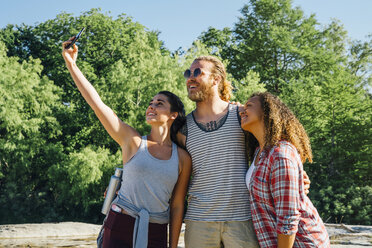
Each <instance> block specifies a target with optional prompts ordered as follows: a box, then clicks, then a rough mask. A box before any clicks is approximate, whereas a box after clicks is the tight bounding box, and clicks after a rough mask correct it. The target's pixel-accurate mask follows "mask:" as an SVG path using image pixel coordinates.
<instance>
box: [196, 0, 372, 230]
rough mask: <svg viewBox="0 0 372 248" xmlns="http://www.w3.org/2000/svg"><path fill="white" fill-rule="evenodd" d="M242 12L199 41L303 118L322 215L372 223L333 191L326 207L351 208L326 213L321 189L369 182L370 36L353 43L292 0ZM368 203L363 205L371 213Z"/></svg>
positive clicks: (263, 0) (260, 0) (253, 3)
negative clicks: (232, 22) (234, 20)
mask: <svg viewBox="0 0 372 248" xmlns="http://www.w3.org/2000/svg"><path fill="white" fill-rule="evenodd" d="M241 14H242V16H241V17H240V18H239V20H238V22H237V23H236V24H235V25H234V27H233V28H232V29H228V28H224V29H222V30H217V29H215V28H213V27H211V28H209V29H208V30H207V31H206V32H204V33H202V35H201V36H200V37H199V38H200V40H201V41H202V42H203V43H204V44H206V45H207V47H210V48H211V49H212V52H213V53H214V54H216V55H218V56H221V57H222V58H223V59H225V60H228V62H229V64H228V70H229V72H230V73H231V74H232V75H233V77H234V78H235V80H237V81H238V82H239V80H241V79H243V78H246V77H247V76H246V75H247V74H249V73H250V74H252V73H253V72H254V73H256V74H257V76H258V77H259V79H260V83H261V84H264V85H265V88H266V89H267V90H269V91H270V92H272V93H274V94H276V95H279V96H280V97H281V99H283V100H284V101H285V102H286V103H287V104H288V105H289V106H290V108H291V109H292V110H293V111H294V112H295V113H296V115H297V117H298V118H299V119H300V121H301V122H302V123H303V125H304V126H305V129H306V130H307V132H308V134H309V136H310V139H311V142H312V149H313V155H314V163H313V164H306V165H305V168H306V171H307V172H308V174H309V175H310V178H311V179H312V186H311V190H310V197H311V198H312V199H313V201H314V203H315V205H316V206H317V208H318V210H319V212H320V213H321V214H324V217H326V219H328V221H340V220H341V219H343V220H345V221H347V222H348V223H353V224H360V223H370V220H367V219H364V220H365V221H363V218H362V217H361V216H358V218H354V217H355V216H356V215H355V214H356V213H357V209H356V208H357V205H356V204H354V205H350V204H348V202H347V201H348V200H349V198H348V197H342V198H340V199H339V198H338V197H339V196H340V195H339V194H334V195H331V194H328V198H327V199H329V202H327V204H330V203H331V202H338V204H344V205H345V206H346V205H347V206H348V208H351V211H338V210H336V209H335V210H332V209H329V210H326V208H325V201H324V199H322V197H323V196H322V195H321V194H319V193H318V192H319V191H320V190H323V189H330V188H331V189H335V188H337V189H340V190H341V189H342V190H344V191H345V192H346V191H347V192H357V191H359V190H361V189H362V188H363V187H362V186H364V185H365V184H367V185H371V181H372V180H371V173H372V168H371V166H370V165H371V163H372V153H371V144H372V139H371V137H372V119H371V118H372V102H371V88H370V87H371V65H372V63H371V59H372V41H371V40H370V41H368V42H361V41H353V42H352V43H348V38H347V34H346V32H345V30H344V29H343V27H342V25H341V24H340V23H339V22H338V21H332V22H331V23H330V24H329V25H326V26H325V27H320V25H319V23H318V22H317V20H316V18H315V16H314V15H311V16H309V17H306V16H304V14H303V11H302V10H301V9H299V8H297V7H293V6H292V4H291V1H290V0H250V1H249V3H248V4H246V5H244V7H243V8H242V10H241ZM243 85H244V84H243ZM238 86H239V85H238ZM248 88H250V87H249V86H248ZM239 94H242V92H239V91H238V93H237V95H239ZM243 95H245V93H243ZM246 97H248V96H246ZM346 185H347V186H346ZM326 192H329V190H328V191H326ZM339 192H340V191H339ZM367 192H368V190H367ZM358 194H362V193H361V192H359V193H358ZM349 195H351V194H349ZM331 205H332V204H331ZM366 205H368V204H364V205H361V206H359V208H360V209H359V210H360V211H361V213H362V212H364V213H368V214H369V215H371V214H372V213H371V209H370V208H367V207H365V206H366ZM332 206H333V205H332ZM351 212H353V214H352V213H351ZM363 216H365V215H364V214H363Z"/></svg>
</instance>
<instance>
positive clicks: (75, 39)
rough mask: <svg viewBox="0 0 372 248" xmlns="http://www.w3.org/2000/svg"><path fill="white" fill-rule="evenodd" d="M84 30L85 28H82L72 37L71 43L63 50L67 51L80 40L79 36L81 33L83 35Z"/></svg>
mask: <svg viewBox="0 0 372 248" xmlns="http://www.w3.org/2000/svg"><path fill="white" fill-rule="evenodd" d="M84 30H85V27H83V28H82V29H81V30H80V32H79V33H78V34H77V35H76V36H75V37H74V39H73V40H72V41H71V43H69V44H67V45H66V46H65V49H69V48H70V47H72V45H74V44H75V42H76V41H77V40H78V39H79V38H80V36H81V33H83V31H84Z"/></svg>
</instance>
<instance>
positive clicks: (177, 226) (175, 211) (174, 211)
mask: <svg viewBox="0 0 372 248" xmlns="http://www.w3.org/2000/svg"><path fill="white" fill-rule="evenodd" d="M178 154H179V158H180V159H179V160H180V173H179V176H178V181H177V183H176V185H175V187H174V189H173V194H172V199H171V204H170V228H169V230H170V234H169V247H170V248H177V245H178V238H179V236H180V232H181V226H182V218H183V212H184V207H185V205H184V204H185V197H186V193H187V188H188V184H189V179H190V175H191V158H190V155H189V154H188V153H187V152H186V151H185V150H183V149H181V148H178Z"/></svg>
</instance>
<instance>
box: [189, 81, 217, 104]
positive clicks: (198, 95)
mask: <svg viewBox="0 0 372 248" xmlns="http://www.w3.org/2000/svg"><path fill="white" fill-rule="evenodd" d="M212 95H213V91H212V84H199V90H198V91H197V92H195V93H190V91H188V97H189V99H190V100H191V101H193V102H203V101H205V100H206V99H208V98H209V97H210V96H212Z"/></svg>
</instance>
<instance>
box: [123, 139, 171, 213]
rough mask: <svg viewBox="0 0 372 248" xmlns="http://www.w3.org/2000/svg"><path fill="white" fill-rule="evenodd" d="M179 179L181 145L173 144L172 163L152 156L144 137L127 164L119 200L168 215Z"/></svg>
mask: <svg viewBox="0 0 372 248" xmlns="http://www.w3.org/2000/svg"><path fill="white" fill-rule="evenodd" d="M177 179H178V151H177V145H176V144H175V143H172V155H171V158H170V159H169V160H160V159H157V158H155V157H153V156H152V155H151V154H150V153H149V151H148V149H147V137H146V136H143V137H142V141H141V145H140V147H139V149H138V151H137V152H136V154H135V155H134V156H133V157H132V158H131V159H130V160H129V161H128V162H127V163H126V164H125V165H124V169H123V176H122V182H121V187H120V190H119V193H118V194H119V198H124V199H125V200H126V201H127V202H129V203H131V204H133V205H134V206H136V207H137V208H139V209H146V210H147V211H148V212H154V213H155V212H164V211H167V210H168V208H169V200H170V198H171V196H172V191H173V188H174V186H175V184H176V183H177ZM125 210H127V209H125ZM128 212H129V213H130V211H128Z"/></svg>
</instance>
